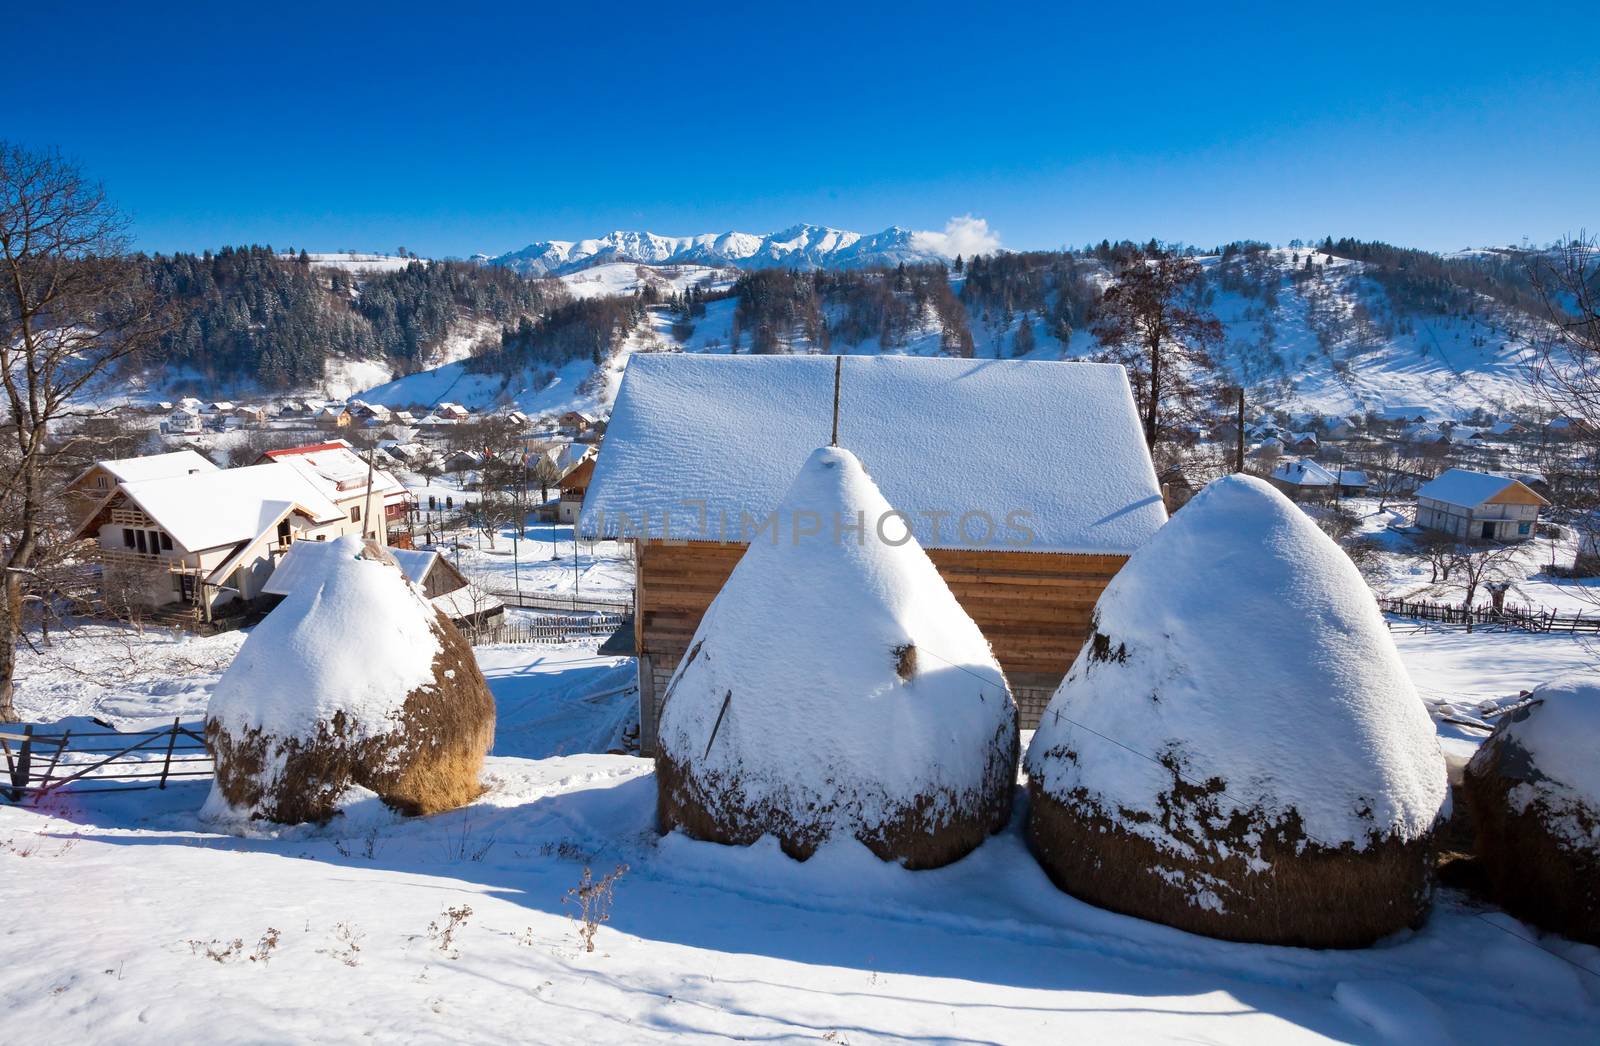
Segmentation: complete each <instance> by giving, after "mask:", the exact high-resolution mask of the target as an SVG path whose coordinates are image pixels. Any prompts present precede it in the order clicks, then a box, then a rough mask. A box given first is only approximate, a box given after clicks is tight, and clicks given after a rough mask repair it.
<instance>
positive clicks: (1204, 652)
mask: <svg viewBox="0 0 1600 1046" xmlns="http://www.w3.org/2000/svg"><path fill="white" fill-rule="evenodd" d="M1027 762H1028V773H1029V776H1030V784H1029V789H1030V795H1031V804H1030V811H1029V818H1028V829H1027V831H1028V840H1029V844H1030V845H1031V846H1032V848H1033V851H1034V853H1035V854H1036V855H1037V856H1038V858H1039V861H1040V863H1041V864H1042V865H1043V866H1044V868H1045V870H1046V871H1047V872H1048V873H1049V874H1050V876H1051V878H1052V879H1054V880H1055V882H1056V884H1057V885H1059V886H1060V887H1061V888H1062V889H1064V890H1066V891H1067V892H1069V893H1072V894H1075V895H1077V896H1079V897H1081V898H1083V899H1085V900H1088V901H1091V902H1093V903H1094V904H1098V905H1101V906H1103V907H1106V908H1111V909H1114V910H1116V911H1119V912H1124V913H1127V914H1130V915H1137V916H1140V917H1143V918H1147V919H1152V920H1155V921H1157V922H1163V923H1168V924H1170V925H1172V926H1177V927H1179V928H1181V929H1185V930H1189V931H1192V932H1195V933H1203V934H1208V935H1211V936H1214V937H1223V938H1228V939H1232V940H1243V941H1259V942H1266V943H1277V944H1298V945H1305V946H1311V947H1353V946H1359V945H1362V944H1366V943H1369V942H1371V941H1373V940H1375V939H1376V938H1378V937H1381V936H1383V935H1384V934H1387V933H1389V932H1391V931H1393V930H1397V929H1400V928H1402V927H1404V926H1407V925H1409V924H1414V923H1416V922H1418V921H1419V920H1420V919H1421V918H1422V916H1423V915H1424V914H1425V913H1426V911H1427V905H1428V900H1429V896H1430V892H1431V885H1430V884H1431V874H1430V866H1431V863H1432V836H1433V832H1434V829H1435V826H1436V822H1437V821H1438V819H1439V813H1440V809H1441V807H1442V806H1443V804H1444V800H1445V794H1446V780H1445V766H1444V760H1443V757H1442V756H1441V755H1440V752H1439V745H1438V741H1437V739H1436V737H1435V734H1434V730H1433V725H1432V723H1431V722H1430V721H1429V718H1428V714H1427V712H1426V710H1425V709H1424V707H1423V704H1422V702H1421V701H1420V700H1419V699H1418V697H1417V694H1416V691H1415V690H1414V689H1413V687H1412V684H1411V682H1410V679H1409V678H1408V677H1407V675H1406V672H1405V668H1404V667H1403V666H1402V664H1401V662H1400V658H1399V655H1398V653H1397V652H1396V650H1395V647H1394V644H1393V642H1392V641H1391V640H1390V638H1389V634H1388V631H1387V629H1386V628H1385V626H1384V622H1383V618H1382V616H1381V615H1380V614H1379V612H1378V609H1377V606H1376V604H1375V603H1374V600H1373V598H1372V593H1371V592H1370V591H1369V590H1368V588H1367V586H1366V584H1365V583H1364V582H1363V581H1362V579H1361V575H1360V574H1359V573H1358V572H1357V571H1356V569H1355V567H1354V565H1352V564H1351V562H1350V560H1349V559H1348V558H1347V557H1346V556H1345V554H1344V552H1342V551H1341V550H1340V549H1339V547H1338V546H1337V545H1335V544H1334V543H1333V542H1332V541H1331V540H1330V539H1328V538H1327V537H1326V536H1325V535H1324V534H1323V533H1322V532H1321V531H1320V530H1318V529H1317V527H1316V526H1315V525H1314V524H1313V523H1312V522H1311V520H1310V519H1309V518H1307V517H1306V515H1305V514H1304V513H1303V512H1302V511H1301V510H1300V509H1299V508H1297V507H1295V505H1294V504H1293V503H1291V502H1290V501H1289V500H1288V499H1287V498H1285V497H1284V496H1283V495H1281V494H1279V493H1278V492H1277V491H1275V490H1273V489H1272V488H1271V487H1270V486H1268V485H1267V484H1266V483H1263V482H1261V481H1260V480H1257V479H1252V478H1249V477H1244V476H1231V477H1228V478H1226V479H1222V480H1218V481H1217V482H1215V483H1212V484H1211V485H1210V486H1208V487H1207V488H1206V489H1205V490H1204V491H1203V492H1202V493H1201V494H1200V495H1199V496H1198V497H1196V498H1195V499H1194V500H1193V501H1191V502H1190V503H1189V504H1188V505H1187V506H1185V507H1184V509H1183V510H1182V511H1181V512H1179V513H1177V514H1176V515H1175V516H1173V518H1172V521H1171V522H1169V523H1168V524H1167V525H1166V526H1165V527H1163V528H1162V529H1161V530H1160V531H1158V532H1157V534H1156V536H1155V537H1154V538H1153V539H1152V540H1151V541H1150V543H1149V544H1148V545H1146V546H1145V547H1144V548H1142V549H1140V550H1139V551H1138V552H1136V553H1134V555H1133V556H1132V557H1131V558H1130V559H1129V561H1128V563H1127V564H1126V565H1125V566H1124V567H1123V568H1122V570H1121V572H1120V573H1118V574H1117V576H1116V577H1115V578H1113V579H1112V581H1111V584H1110V585H1109V586H1107V588H1106V590H1105V592H1104V593H1103V594H1102V595H1101V597H1100V601H1099V603H1098V605H1097V606H1096V609H1095V625H1094V632H1093V633H1092V634H1091V636H1090V639H1089V641H1088V642H1087V643H1086V644H1085V645H1084V648H1083V650H1082V652H1081V653H1080V654H1079V655H1078V658H1077V660H1076V661H1075V662H1074V663H1073V665H1072V668H1071V669H1070V671H1069V672H1068V673H1067V676H1066V678H1065V679H1064V680H1063V681H1062V683H1061V687H1060V689H1058V690H1057V691H1056V694H1055V696H1054V697H1053V698H1052V699H1051V702H1050V707H1049V709H1048V710H1047V711H1046V712H1045V714H1044V718H1043V720H1042V722H1041V723H1040V726H1039V730H1038V732H1037V733H1036V734H1035V735H1034V739H1033V742H1032V744H1031V745H1030V747H1029V749H1028V761H1027Z"/></svg>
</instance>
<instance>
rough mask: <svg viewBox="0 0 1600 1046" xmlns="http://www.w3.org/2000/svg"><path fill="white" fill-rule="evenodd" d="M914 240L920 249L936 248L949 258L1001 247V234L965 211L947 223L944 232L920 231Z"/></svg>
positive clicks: (992, 251)
mask: <svg viewBox="0 0 1600 1046" xmlns="http://www.w3.org/2000/svg"><path fill="white" fill-rule="evenodd" d="M911 242H912V244H913V245H914V246H916V247H917V248H918V249H920V250H928V251H936V252H937V253H939V254H942V255H944V256H945V257H946V258H954V257H955V256H956V255H958V254H959V255H961V256H962V257H965V258H970V257H972V256H973V255H974V254H993V253H994V252H995V251H997V250H999V249H1000V234H999V233H998V232H995V231H994V230H993V229H991V228H989V223H988V222H987V221H986V220H984V219H983V218H974V217H973V216H972V215H970V214H963V215H962V216H961V217H959V218H951V219H950V220H949V221H947V222H945V223H944V232H917V233H912V234H911Z"/></svg>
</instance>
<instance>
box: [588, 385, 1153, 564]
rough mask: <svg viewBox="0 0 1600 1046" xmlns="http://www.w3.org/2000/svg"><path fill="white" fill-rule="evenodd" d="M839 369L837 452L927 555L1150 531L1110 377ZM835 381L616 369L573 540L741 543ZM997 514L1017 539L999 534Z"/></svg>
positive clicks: (1003, 529)
mask: <svg viewBox="0 0 1600 1046" xmlns="http://www.w3.org/2000/svg"><path fill="white" fill-rule="evenodd" d="M842 367H843V371H842V375H843V377H842V394H841V403H840V416H839V443H840V445H841V446H843V447H845V448H846V449H848V450H850V451H852V452H854V453H855V454H856V456H857V457H858V458H860V460H861V462H862V464H863V465H864V466H865V467H866V469H867V471H868V472H869V473H870V474H871V476H872V478H873V480H874V481H875V482H876V483H877V484H878V486H879V487H880V488H881V489H882V491H883V493H884V494H885V495H886V496H887V497H888V499H889V502H890V504H892V505H893V506H895V508H896V509H898V510H900V511H902V512H904V513H906V514H908V515H909V516H910V517H911V519H912V523H913V527H914V530H915V532H916V537H917V540H918V541H919V542H921V543H922V544H923V545H924V546H926V547H933V548H952V547H954V548H964V547H968V548H969V547H974V546H993V547H997V548H1007V547H1010V548H1025V549H1028V550H1032V551H1039V552H1086V553H1128V552H1132V551H1133V550H1134V549H1136V548H1138V547H1140V546H1141V545H1143V544H1144V542H1145V541H1147V540H1148V539H1149V538H1150V536H1151V535H1152V534H1154V533H1155V532H1156V530H1157V529H1159V528H1160V527H1161V525H1162V524H1163V523H1164V522H1166V518H1167V514H1166V509H1165V508H1164V507H1163V505H1162V501H1161V490H1160V486H1159V484H1158V483H1157V480H1156V474H1155V468H1154V466H1153V465H1152V464H1151V461H1150V455H1149V453H1148V452H1147V451H1146V449H1145V443H1144V436H1143V433H1142V431H1141V429H1140V426H1139V419H1138V413H1137V410H1136V408H1135V406H1134V402H1133V394H1132V392H1131V390H1130V389H1129V387H1128V379H1127V375H1126V373H1125V372H1124V371H1123V369H1122V368H1121V367H1120V366H1116V365H1112V364H1096V363H1059V362H1032V361H1022V360H956V359H928V358H911V357H893V356H889V357H879V356H846V357H843V359H842ZM833 376H834V358H832V357H823V356H759V357H751V356H709V355H708V356H701V355H686V354H665V353H662V354H641V355H636V356H634V357H632V358H631V359H630V361H629V363H628V369H627V371H626V373H625V374H624V376H623V379H622V387H621V390H620V391H619V393H618V395H617V400H616V405H615V407H614V409H613V410H612V414H611V423H610V428H609V430H608V435H607V438H606V442H605V445H604V447H603V449H602V450H601V452H600V457H599V460H598V463H597V465H596V467H595V473H594V481H593V483H592V484H591V485H590V487H589V493H588V497H587V498H586V500H585V502H584V508H583V516H582V519H581V522H580V526H581V529H582V530H583V531H584V532H585V533H587V534H600V533H607V534H618V533H622V532H623V530H624V529H627V531H628V532H629V533H631V534H637V533H641V532H642V533H645V534H648V535H649V536H652V537H662V536H664V535H669V536H670V537H672V538H674V539H686V540H719V539H724V540H732V541H740V540H742V539H743V537H744V534H745V531H744V529H743V528H742V526H741V521H742V519H743V518H745V517H748V518H749V519H750V520H751V529H754V528H755V527H756V526H759V524H760V522H761V521H762V520H764V519H765V518H766V516H767V514H768V513H770V512H771V511H772V510H773V509H774V508H775V507H776V506H777V504H778V502H779V499H780V498H781V497H782V495H783V492H784V491H785V490H786V489H787V488H788V486H789V483H790V482H791V481H792V480H793V478H794V476H795V475H796V473H798V472H799V470H800V467H801V466H802V465H803V464H804V463H805V461H806V459H807V457H808V456H809V455H810V454H811V452H812V451H813V450H815V449H816V448H817V447H819V446H823V445H826V444H827V443H828V441H829V434H830V430H831V427H832V421H833ZM686 500H688V501H695V502H703V503H704V510H703V514H702V512H701V510H700V509H699V507H698V506H697V505H696V506H691V505H686V504H685V501H686ZM669 513H670V523H669V522H667V515H668V514H669ZM941 513H943V514H946V515H941V516H938V518H937V519H935V517H934V514H941ZM969 513H970V514H972V515H970V516H969V517H968V529H967V534H966V535H965V536H964V535H963V534H962V533H961V532H960V521H961V519H962V517H963V516H964V515H967V514H969ZM979 513H981V514H982V515H979ZM1010 513H1016V514H1017V515H1016V516H1013V517H1012V518H1013V520H1017V521H1020V522H1022V523H1023V524H1024V526H1025V528H1026V529H1027V530H1028V531H1031V538H1030V537H1029V536H1028V535H1027V534H1023V533H1022V530H1021V528H1008V527H1007V525H1006V524H1007V515H1008V514H1010ZM624 516H626V517H628V518H627V520H624V518H623V517H624ZM985 519H987V520H990V521H992V523H993V532H992V534H986V533H985V531H986V530H987V528H986V526H985V525H984V520H985ZM724 520H725V521H726V523H724V522H723V521H724ZM869 525H871V523H870V522H869ZM936 528H937V530H936ZM1008 541H1010V542H1013V543H1012V544H1007V543H1006V542H1008Z"/></svg>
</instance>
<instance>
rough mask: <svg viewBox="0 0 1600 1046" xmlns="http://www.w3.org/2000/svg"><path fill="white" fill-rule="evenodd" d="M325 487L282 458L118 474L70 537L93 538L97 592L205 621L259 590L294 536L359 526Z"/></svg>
mask: <svg viewBox="0 0 1600 1046" xmlns="http://www.w3.org/2000/svg"><path fill="white" fill-rule="evenodd" d="M328 493H329V491H328V490H327V489H325V485H324V484H322V483H320V482H318V481H316V480H315V479H313V478H312V477H311V476H308V475H307V474H305V473H304V472H302V471H301V470H299V469H296V468H294V467H292V466H289V465H285V464H282V463H278V462H273V463H269V464H264V465H252V466H249V467H247V468H238V469H217V470H212V471H209V472H207V471H200V472H193V473H188V474H184V475H174V476H166V477H162V478H154V479H134V480H125V481H119V482H118V483H117V485H116V486H115V487H114V488H113V490H112V492H111V494H110V496H108V497H107V498H106V499H105V500H103V501H101V502H100V503H99V504H98V505H96V506H95V508H94V511H93V512H92V513H90V515H89V516H88V518H87V519H85V520H84V521H83V522H82V523H81V524H80V525H79V526H78V528H77V531H76V533H75V534H74V538H75V539H82V538H93V539H95V541H96V542H97V544H98V545H99V550H100V556H101V560H102V587H103V591H109V590H110V588H111V587H112V586H113V585H117V586H120V587H121V588H123V589H124V590H125V591H127V592H129V593H130V598H131V599H134V600H135V601H137V602H139V603H141V604H143V605H147V606H151V607H164V606H168V605H171V604H179V605H181V606H183V607H186V608H189V609H190V610H191V611H192V612H193V614H194V615H195V617H196V618H198V619H201V620H210V619H212V617H213V616H214V615H215V614H216V613H217V612H218V611H219V610H220V609H222V608H223V607H225V606H226V605H227V604H230V603H234V602H242V603H248V602H250V601H252V600H254V599H256V598H258V597H259V596H260V595H261V590H262V586H263V585H264V584H265V582H266V580H267V578H268V577H270V576H271V574H272V570H273V566H274V563H275V561H276V559H277V557H278V556H280V555H282V553H283V552H284V551H285V550H287V549H288V547H289V546H290V545H291V544H292V543H293V542H294V541H297V540H315V541H326V540H331V539H332V538H336V537H341V536H343V535H345V534H351V533H358V532H359V527H360V523H359V522H357V521H353V520H351V519H350V517H349V514H348V513H347V512H345V511H344V510H343V509H342V508H341V507H340V506H339V505H337V504H335V503H334V502H333V500H332V499H331V498H330V497H329V496H328Z"/></svg>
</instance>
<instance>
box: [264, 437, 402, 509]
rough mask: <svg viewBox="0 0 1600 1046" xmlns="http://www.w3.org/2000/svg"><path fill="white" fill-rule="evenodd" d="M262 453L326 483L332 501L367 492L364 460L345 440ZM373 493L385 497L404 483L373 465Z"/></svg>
mask: <svg viewBox="0 0 1600 1046" xmlns="http://www.w3.org/2000/svg"><path fill="white" fill-rule="evenodd" d="M264 456H265V457H268V458H271V459H272V460H273V461H281V462H284V463H285V464H288V465H291V466H293V467H294V468H296V469H299V470H300V471H301V472H304V473H306V474H307V475H309V476H312V477H314V478H315V479H317V480H318V481H320V482H323V483H326V484H328V485H329V486H330V487H331V488H332V489H331V490H330V491H329V496H330V497H332V498H334V499H335V500H341V501H342V500H345V499H347V498H350V497H354V496H356V495H365V493H366V490H367V471H368V470H367V463H366V461H365V459H363V458H362V457H361V455H360V454H357V453H356V451H355V448H353V447H352V446H351V445H350V444H349V443H348V442H347V441H345V440H342V439H336V440H331V441H329V442H327V443H312V444H308V445H306V446H303V447H287V448H285V449H283V450H269V451H267V452H266V454H265V455H264ZM372 492H373V493H374V494H376V495H378V496H379V497H388V496H389V495H391V494H397V493H404V492H405V486H404V484H402V483H401V482H400V481H399V480H398V479H396V478H395V477H394V476H393V474H391V473H389V472H387V471H385V470H383V469H381V468H375V469H373V470H372Z"/></svg>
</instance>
